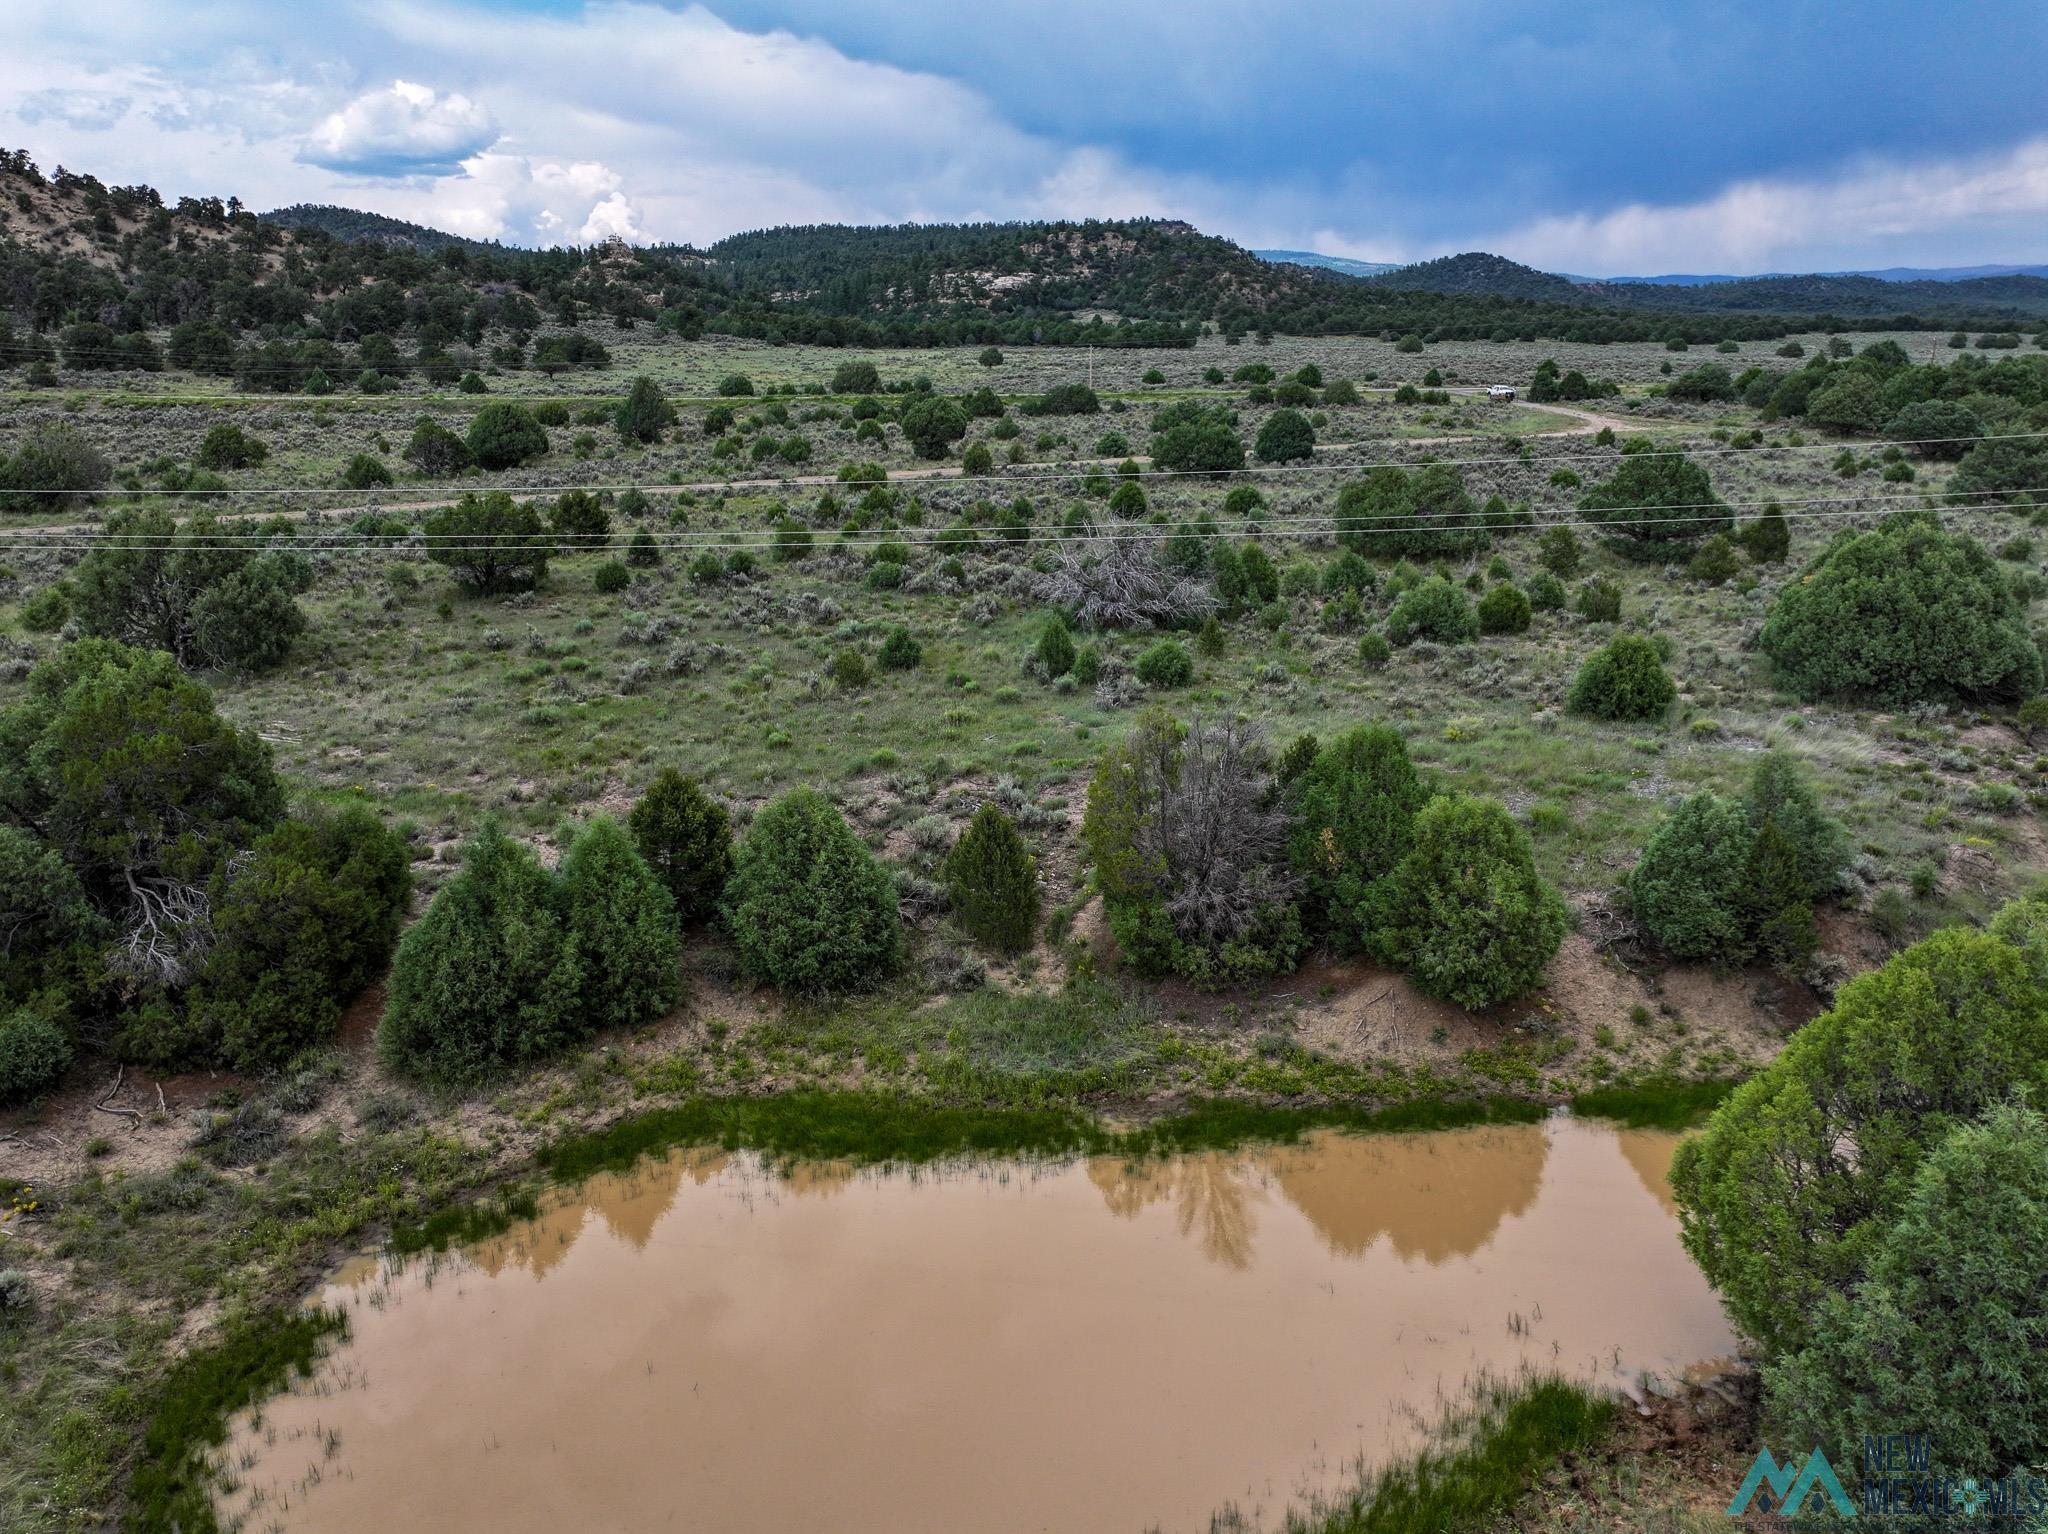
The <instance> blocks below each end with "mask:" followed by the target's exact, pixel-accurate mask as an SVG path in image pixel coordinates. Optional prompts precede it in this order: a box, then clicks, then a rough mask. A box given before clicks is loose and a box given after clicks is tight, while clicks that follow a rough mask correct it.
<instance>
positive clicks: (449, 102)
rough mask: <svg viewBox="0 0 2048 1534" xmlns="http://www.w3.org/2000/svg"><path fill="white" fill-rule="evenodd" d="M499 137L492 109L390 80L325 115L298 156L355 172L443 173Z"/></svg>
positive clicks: (422, 86) (431, 90) (465, 99)
mask: <svg viewBox="0 0 2048 1534" xmlns="http://www.w3.org/2000/svg"><path fill="white" fill-rule="evenodd" d="M497 139H498V125H497V123H496V122H494V121H493V120H492V118H491V114H490V112H489V111H487V110H486V109H485V108H484V107H483V106H481V105H480V104H479V103H477V102H474V101H472V100H470V99H469V97H467V96H463V95H458V94H457V93H455V92H453V91H450V92H448V93H447V94H446V95H443V94H442V93H440V92H438V91H436V90H434V89H433V88H432V87H431V86H426V85H415V84H414V83H412V82H411V81H409V80H394V81H392V82H391V84H390V85H389V86H387V87H385V88H384V89H383V90H377V91H370V92H368V93H366V94H364V95H361V96H358V97H356V99H355V100H353V101H351V102H350V103H349V104H348V105H347V106H345V107H343V108H342V109H341V110H340V111H338V112H334V113H331V114H329V115H328V117H327V118H326V119H325V120H323V121H322V122H321V123H320V125H319V126H318V127H316V128H315V129H314V130H313V132H312V134H311V135H310V136H309V137H308V138H307V140H306V143H305V147H304V149H303V151H302V152H301V157H302V158H303V159H305V160H307V161H309V162H310V163H312V164H314V165H320V166H324V167H326V168H327V169H328V170H338V171H348V172H353V173H354V174H357V175H366V176H416V175H430V174H431V175H445V174H448V173H450V172H452V171H453V170H454V169H455V167H456V166H457V165H459V164H461V162H462V161H464V160H466V159H468V158H469V157H470V156H471V155H473V154H476V153H478V152H479V151H481V150H484V149H488V148H489V147H490V146H491V145H492V144H494V143H496V142H497Z"/></svg>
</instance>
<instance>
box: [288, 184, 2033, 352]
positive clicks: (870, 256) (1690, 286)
mask: <svg viewBox="0 0 2048 1534" xmlns="http://www.w3.org/2000/svg"><path fill="white" fill-rule="evenodd" d="M259 217H260V218H261V219H262V220H263V221H264V222H266V223H271V224H277V225H281V226H284V227H287V228H292V229H307V230H319V231H321V232H323V233H325V234H328V235H331V236H333V237H334V238H336V239H341V240H371V241H375V242H377V243H379V244H383V245H389V246H399V247H405V248H410V249H414V250H418V251H421V252H424V253H427V254H433V253H436V252H438V251H440V250H443V249H445V248H447V247H449V246H460V247H463V248H465V249H469V250H472V251H484V250H493V249H504V248H505V247H502V246H499V245H497V244H496V243H495V242H486V241H481V240H471V239H466V238H464V237H463V236H461V235H455V234H449V233H447V232H445V231H444V230H439V229H433V228H429V227H428V226H426V225H424V224H415V223H411V222H408V221H407V220H405V219H399V218H391V217H388V216H386V215H384V214H381V213H367V212H364V211H362V210H360V209H356V208H343V207H336V206H333V205H330V204H316V203H295V204H293V205H292V206H290V207H285V208H277V209H274V210H272V211H271V212H269V213H264V214H260V215H259ZM704 254H705V257H706V258H707V264H708V265H709V266H711V267H713V268H717V269H722V270H723V271H724V272H725V273H726V274H727V275H728V276H729V277H730V278H731V279H733V280H734V281H736V282H737V283H738V284H739V285H740V286H741V287H742V288H743V289H749V290H752V291H753V292H755V293H756V294H759V295H761V296H763V297H768V296H770V295H773V296H774V297H776V298H778V299H781V300H784V301H788V300H792V299H793V300H796V301H798V302H800V303H802V304H804V306H805V307H808V308H812V309H820V310H823V311H825V312H826V313H832V314H843V315H854V314H859V313H864V312H874V311H875V310H877V309H882V310H901V309H922V308H926V307H929V306H930V305H932V304H934V303H938V304H942V305H944V304H961V303H968V304H974V305H987V304H990V303H994V304H995V305H996V306H997V307H1008V306H1010V305H1012V304H1017V303H1019V302H1020V301H1021V302H1022V303H1023V304H1024V305H1026V306H1036V305H1040V304H1043V305H1046V306H1048V307H1051V308H1054V309H1058V310H1063V311H1066V312H1069V313H1071V312H1074V311H1076V310H1079V309H1085V308H1089V307H1095V306H1100V307H1103V308H1107V309H1111V310H1114V311H1116V312H1119V313H1123V314H1128V315H1132V316H1134V317H1139V318H1145V319H1152V320H1169V319H1184V318H1187V317H1191V316H1193V315H1197V314H1205V315H1207V316H1211V317H1215V316H1218V315H1220V314H1221V313H1222V312H1224V311H1226V310H1229V309H1241V310H1244V311H1246V312H1257V311H1267V310H1271V309H1274V308H1276V307H1279V308H1285V307H1291V306H1292V305H1294V304H1296V303H1298V302H1299V301H1300V300H1301V299H1302V298H1303V296H1304V292H1303V290H1302V289H1301V287H1300V283H1301V281H1309V282H1311V283H1313V281H1314V280H1316V279H1320V280H1322V281H1325V282H1327V281H1332V280H1334V281H1337V282H1340V283H1341V282H1356V283H1360V284H1362V285H1365V286H1366V287H1369V288H1372V289H1376V290H1380V291H1385V290H1389V289H1399V290H1401V291H1403V292H1411V293H1438V294H1444V295H1446V296H1449V297H1454V298H1506V299H1517V300H1521V301H1524V302H1529V303H1538V304H1548V305H1566V306H1583V305H1588V304H1597V305H1601V306H1605V307H1611V308H1616V309H1625V310H1637V311H1643V310H1650V311H1656V312H1660V313H1687V314H1786V315H1791V314H1814V315H1829V316H1838V317H1841V318H1844V319H1848V318H1889V317H1898V316H1903V315H1914V316H1918V317H1920V318H1922V319H1925V318H1928V317H1937V316H1945V315H1951V314H1952V315H1954V316H1955V317H1956V320H1957V323H1964V322H1965V320H1966V318H1968V317H1971V316H1975V317H1976V318H1977V319H1978V320H1979V321H1983V320H1987V319H1988V318H1989V314H1990V313H1992V312H2009V313H2010V316H2011V318H2010V322H2011V323H2015V324H2017V323H2028V324H2031V322H2032V321H2031V316H2034V315H2048V265H2040V266H2027V265H2021V264H2017V263H2011V264H1996V265H1984V266H1974V267H1929V268H1920V267H1887V268H1883V269H1880V270H1876V271H1869V272H1811V273H1789V272H1780V273H1771V274H1768V275H1763V276H1753V277H1744V276H1735V275H1724V274H1709V273H1687V272H1674V273H1667V274H1664V275H1660V276H1647V277H1581V276H1575V275H1568V274H1564V273H1558V272H1545V271H1540V270H1538V269H1537V268H1535V267H1532V266H1525V265H1523V264H1522V263H1521V262H1519V261H1513V260H1510V259H1509V258H1507V257H1506V256H1499V255H1494V254H1492V253H1491V252H1488V251H1466V252H1463V253H1461V254H1459V255H1454V256H1440V257H1437V258H1436V259H1435V260H1431V261H1417V262H1412V263H1410V264H1407V265H1396V264H1393V263H1390V262H1383V261H1357V260H1353V259H1352V258H1350V257H1348V256H1329V255H1324V254H1322V253H1321V252H1319V251H1307V250H1249V249H1246V248H1244V247H1241V246H1238V245H1235V244H1233V243H1232V242H1230V241H1229V240H1224V239H1219V238H1217V237H1216V236H1214V235H1206V234H1203V233H1202V232H1201V231H1200V230H1198V229H1196V228H1195V227H1194V226H1193V225H1191V224H1188V223H1185V222H1183V221H1181V220H1178V219H1110V220H1097V219H1085V220H1065V221H1056V222H1046V223H1007V224H996V223H991V224H903V225H893V226H878V227H872V228H869V227H856V226H852V225H828V224H815V225H805V226H800V227H796V226H792V227H783V228H777V229H758V230H751V231H748V232H746V233H742V234H734V235H728V236H727V237H726V238H724V239H722V240H720V241H718V242H717V243H716V244H714V245H712V246H710V247H709V249H708V250H707V251H706V252H705V253H704ZM1289 269H1293V270H1294V271H1295V273H1296V276H1295V277H1294V278H1288V277H1283V276H1282V275H1281V274H1282V273H1284V272H1287V271H1288V270H1289ZM1262 271H1264V272H1270V273H1271V274H1272V280H1270V281H1269V280H1267V279H1265V278H1262V276H1261V275H1260V274H1261V272H1262ZM1311 291H1312V289H1311Z"/></svg>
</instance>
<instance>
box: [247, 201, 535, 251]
mask: <svg viewBox="0 0 2048 1534" xmlns="http://www.w3.org/2000/svg"><path fill="white" fill-rule="evenodd" d="M256 216H257V218H259V219H261V220H262V221H263V222H264V223H266V224H278V225H281V226H282V227H284V228H286V229H317V230H319V231H320V232H321V233H322V234H326V235H331V236H332V237H333V238H335V239H337V240H375V241H377V242H379V243H380V244H384V245H409V246H411V247H412V248H413V249H414V250H425V251H437V250H446V249H447V248H448V247H449V246H451V245H460V246H463V247H465V248H467V249H471V250H496V249H502V247H501V246H500V245H499V244H498V242H497V241H496V240H471V239H466V238H464V237H463V236H462V235H459V234H449V233H448V232H447V231H446V230H442V229H429V228H428V227H427V226H426V225H425V224H415V223H410V222H408V221H407V220H405V219H402V218H389V217H386V216H385V215H384V214H382V213H365V212H363V211H362V210H361V209H360V208H342V207H336V206H335V205H334V204H333V203H329V202H295V203H293V204H292V205H291V206H290V207H288V208H273V209H271V210H270V211H269V212H268V213H259V214H257V215H256Z"/></svg>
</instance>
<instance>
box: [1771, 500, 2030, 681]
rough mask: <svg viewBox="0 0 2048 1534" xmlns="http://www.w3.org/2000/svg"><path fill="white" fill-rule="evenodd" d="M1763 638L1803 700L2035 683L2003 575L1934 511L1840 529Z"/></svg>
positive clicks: (2020, 618)
mask: <svg viewBox="0 0 2048 1534" xmlns="http://www.w3.org/2000/svg"><path fill="white" fill-rule="evenodd" d="M1762 645H1763V651H1764V653H1765V654H1766V655H1768V656H1769V657H1770V658H1771V662H1772V664H1773V666H1775V667H1776V669H1777V672H1778V675H1779V676H1780V677H1781V678H1782V679H1783V681H1784V683H1785V685H1786V686H1787V687H1789V688H1790V689H1791V690H1792V691H1794V692H1797V693H1798V694H1800V696H1802V697H1806V698H1858V699H1868V700H1871V701H1874V702H1878V703H1883V704H1888V705H1892V706H1897V705H1902V704H1907V703H1916V702H1922V701H1928V700H1935V701H1941V700H1948V699H1955V698H1963V699H1972V700H1981V701H1989V702H2018V701H2020V700H2022V699H2024V698H2029V697H2032V696H2033V695H2034V694H2035V693H2037V692H2039V691H2040V690H2041V677H2042V670H2041V655H2040V652H2039V650H2038V649H2037V648H2036V646H2035V644H2034V639H2033V635H2032V634H2031V633H2030V632H2029V631H2028V629H2027V624H2026V612H2025V609H2024V607H2023V606H2022V604H2021V603H2020V601H2019V599H2018V598H2017V597H2016V596H2015V595H2014V593H2013V589H2012V586H2011V583H2010V582H2009V581H2008V580H2007V579H2006V577H2005V574H2004V572H2003V571H2001V570H2000V569H1999V568H1998V564H1997V561H1995V560H1994V559H1993V558H1992V557H1991V555H1990V554H1989V553H1988V552H1987V551H1986V550H1985V548H1984V547H1983V545H1981V544H1979V543H1978V542H1977V541H1976V540H1975V539H1974V538H1971V537H1969V536H1967V535H1965V534H1961V533H1951V532H1949V531H1948V530H1947V529H1945V528H1943V527H1942V526H1941V523H1940V519H1939V518H1938V517H1936V516H1935V515H1934V513H1932V512H1899V513H1897V514H1895V515H1893V516H1891V517H1888V518H1886V519H1885V520H1884V522H1882V523H1881V524H1879V525H1878V526H1877V527H1874V528H1872V529H1870V530H1868V531H1866V532H1844V533H1842V534H1839V535H1838V536H1837V537H1836V538H1835V539H1834V541H1833V542H1831V543H1830V544H1828V546H1827V548H1826V549H1824V550H1823V551H1822V552H1821V555H1820V557H1819V558H1818V559H1816V560H1815V561H1814V562H1813V563H1812V564H1811V565H1809V566H1808V567H1807V568H1806V571H1805V572H1804V573H1803V574H1802V575H1801V577H1800V578H1799V579H1798V580H1795V581H1789V582H1787V583H1786V585H1785V587H1784V588H1783V590H1782V591H1780V593H1779V595H1778V598H1777V600H1776V601H1775V602H1773V603H1772V604H1771V610H1770V612H1769V614H1768V615H1767V616H1766V617H1765V619H1764V627H1763V637H1762Z"/></svg>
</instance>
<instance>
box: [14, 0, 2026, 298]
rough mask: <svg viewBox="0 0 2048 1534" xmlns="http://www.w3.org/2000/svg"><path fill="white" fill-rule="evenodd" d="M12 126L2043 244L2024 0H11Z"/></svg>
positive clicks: (208, 162) (744, 195)
mask: <svg viewBox="0 0 2048 1534" xmlns="http://www.w3.org/2000/svg"><path fill="white" fill-rule="evenodd" d="M0 11H4V20H5V31H6V33H7V36H8V45H7V46H6V47H5V48H4V49H0V144H5V145H9V146H15V147H22V148H26V149H28V150H29V151H30V153H31V154H32V155H33V156H34V157H35V158H36V159H37V161H38V162H39V163H40V164H41V165H42V166H43V167H44V169H45V170H48V169H51V168H53V167H54V166H56V165H58V164H60V163H61V164H64V165H67V166H70V167H71V168H72V169H74V170H84V171H90V172H92V173H93V174H95V175H97V176H99V177H100V178H101V179H102V180H104V181H107V182H109V183H124V184H125V183H134V182H148V183H149V184H151V185H153V186H155V187H157V188H158V189H159V190H160V191H162V192H163V193H164V194H165V195H166V196H167V197H177V196H180V195H212V196H222V197H225V196H228V195H231V194H232V195H236V196H239V197H240V198H241V199H242V200H243V202H245V203H246V204H248V205H249V206H251V207H254V208H258V209H266V208H271V207H276V206H280V205H282V204H286V203H292V202H333V203H341V204H345V205H348V206H352V207H359V208H366V209H371V210H373V211H376V212H381V213H388V214H392V215H395V216H397V217H401V218H409V219H414V220H417V221H419V222H421V223H426V224H431V225H434V226H436V227H440V228H445V229H449V230H452V231H454V232H456V233H459V234H466V235H471V236H475V237H478V238H492V239H501V240H505V241H508V242H512V243H518V244H560V243H571V244H582V243H588V242H590V241H593V240H596V239H599V238H602V237H603V236H605V235H608V234H619V235H623V236H625V237H626V238H628V239H632V240H636V241H655V240H660V241H679V242H690V243H695V244H700V245H702V244H708V243H710V242H711V241H713V240H715V239H718V238H719V237H721V236H723V235H726V234H730V233H734V232H736V231H739V230H743V229H752V228H760V227H764V226H769V225H775V224H784V223H838V222H852V223H899V222H905V221H921V222H942V221H943V222H951V221H956V220H980V219H1037V218H1079V217H1090V216H1094V217H1130V216H1140V215H1151V216H1158V217H1173V218H1183V219H1186V220H1188V221H1189V222H1191V223H1193V224H1195V225H1196V226H1198V227H1199V228H1201V229H1203V230H1205V231H1207V232H1209V233H1213V234H1220V235H1224V236H1227V237H1228V238H1231V239H1234V240H1237V241H1239V242H1240V243H1242V244H1245V245H1250V246H1254V247H1280V248H1286V249H1295V250H1318V251H1323V252H1325V253H1327V254H1331V255H1344V256H1352V257H1357V258H1359V259H1363V260H1375V261H1410V260H1419V259H1423V258H1426V257H1429V256H1436V255H1445V254H1450V253H1454V252H1457V251H1463V250H1491V251H1496V252H1498V253H1500V254H1502V255H1506V256H1510V257H1513V258H1514V259H1516V260H1520V261H1525V262H1527V263H1529V264H1530V265H1533V266H1539V267H1543V268H1545V269H1547V270H1552V271H1565V272H1572V273H1576V274H1581V275H1590V276H1610V275H1623V274H1628V275H1649V274H1657V273H1665V272H1756V271H1812V270H1840V269H1852V268H1859V267H1883V266H1895V265H1913V266H1958V265H1973V264H1978V263H1990V262H2048V115H2044V114H2043V113H2042V111H2041V107H2042V105H2043V103H2044V101H2048V84H2044V81H2048V70H2044V66H2048V6H2044V5H2041V4H2039V3H2037V0H1951V3H1948V4H1930V3H1927V0H1908V3H1899V0H1858V3H1855V4H1850V3H1846V0H1837V3H1832V4H1810V3H1804V0H1768V3H1752V0H1574V3H1572V4H1569V5H1559V4H1557V3H1555V0H1543V3H1541V4H1536V3H1524V0H1432V3H1428V4H1387V3H1375V0H1295V3H1288V0H1263V3H1257V4H1254V3H1252V0H972V3H966V4H962V3H957V0H956V3H951V4H941V3H933V0H710V3H707V4H682V3H662V0H327V3H319V4H316V3H313V0H293V3H269V4H264V3H258V0H169V3H167V0H88V3H86V4H80V3H78V0H0Z"/></svg>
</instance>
